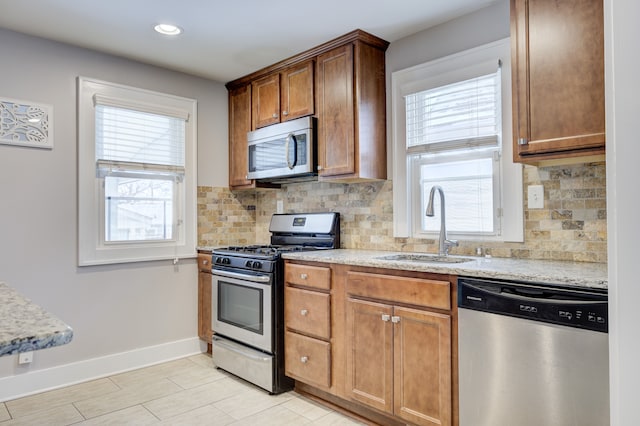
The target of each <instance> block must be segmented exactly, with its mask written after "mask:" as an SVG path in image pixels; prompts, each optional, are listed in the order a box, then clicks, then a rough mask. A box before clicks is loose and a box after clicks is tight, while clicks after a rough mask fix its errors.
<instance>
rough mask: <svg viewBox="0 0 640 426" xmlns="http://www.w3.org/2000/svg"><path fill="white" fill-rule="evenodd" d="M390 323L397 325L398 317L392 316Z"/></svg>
mask: <svg viewBox="0 0 640 426" xmlns="http://www.w3.org/2000/svg"><path fill="white" fill-rule="evenodd" d="M391 322H392V323H394V324H397V323H399V322H400V317H399V316H396V315H394V316H392V317H391Z"/></svg>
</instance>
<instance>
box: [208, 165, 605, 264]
mask: <svg viewBox="0 0 640 426" xmlns="http://www.w3.org/2000/svg"><path fill="white" fill-rule="evenodd" d="M605 177H606V168H605V163H604V162H601V163H588V164H576V165H570V166H553V167H545V168H536V167H531V166H525V168H524V184H525V188H523V191H524V217H525V223H524V226H525V241H524V243H495V242H478V241H469V242H466V241H460V246H459V247H456V248H454V249H452V250H451V253H452V254H460V255H475V254H476V250H477V249H478V248H481V249H482V251H483V253H485V254H490V255H492V256H495V257H515V258H526V259H556V260H574V261H581V262H598V263H606V262H607V224H606V179H605ZM528 185H543V187H544V208H542V209H532V210H529V209H528V208H527V207H526V206H527V199H526V198H527V191H526V186H528ZM392 190H393V184H392V182H391V181H379V182H364V183H353V184H339V183H328V182H306V183H297V184H288V185H283V187H282V188H281V189H279V190H268V191H256V192H252V191H245V192H241V191H238V192H232V191H229V190H228V189H226V188H210V187H200V188H199V191H200V192H199V197H198V202H199V205H198V209H199V213H200V214H199V216H200V217H199V244H200V245H208V246H211V245H230V244H249V243H261V244H263V243H268V241H269V236H270V234H269V230H268V227H269V221H270V219H271V215H272V214H273V213H274V212H275V211H276V206H277V201H279V200H281V201H282V202H283V205H284V211H285V212H287V213H297V212H327V211H337V212H340V216H341V218H340V219H341V246H342V247H343V248H354V249H372V250H394V251H411V252H429V253H435V252H437V246H438V241H437V239H414V238H394V237H393V194H392ZM225 226H226V227H225Z"/></svg>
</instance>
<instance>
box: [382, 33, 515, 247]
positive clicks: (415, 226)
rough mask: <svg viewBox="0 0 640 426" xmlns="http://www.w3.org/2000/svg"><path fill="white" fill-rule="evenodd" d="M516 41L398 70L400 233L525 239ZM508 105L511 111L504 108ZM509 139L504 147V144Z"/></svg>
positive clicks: (396, 214) (396, 177) (395, 125)
mask: <svg viewBox="0 0 640 426" xmlns="http://www.w3.org/2000/svg"><path fill="white" fill-rule="evenodd" d="M509 60H510V58H509V42H508V40H503V41H500V42H496V43H492V44H490V45H486V46H482V47H479V48H476V49H472V50H469V51H465V52H462V53H459V54H456V55H452V56H449V57H446V58H442V59H439V60H436V61H432V62H429V63H427V64H423V65H419V66H416V67H413V68H410V69H407V70H402V71H398V72H395V73H393V76H392V86H393V87H392V90H393V93H392V96H393V121H394V123H393V128H394V151H393V152H394V160H393V167H394V173H393V176H394V235H395V236H396V237H414V238H429V237H433V236H436V235H437V233H438V232H439V230H440V220H441V219H440V207H439V203H440V198H439V197H437V196H436V198H435V211H436V215H435V216H434V217H427V216H426V215H425V211H426V205H427V202H428V199H429V193H430V191H431V188H432V187H434V186H436V185H437V186H440V187H441V188H442V189H443V192H444V194H445V204H446V227H447V232H448V234H449V235H450V236H454V237H456V238H460V239H471V240H474V239H482V240H499V241H522V239H523V222H522V214H523V213H522V210H523V209H522V166H521V165H518V164H514V163H513V162H512V155H511V144H510V142H508V141H510V140H511V88H510V87H511V81H510V69H509ZM503 105H504V107H503ZM503 140H505V141H507V142H506V143H504V144H503V143H502V141H503Z"/></svg>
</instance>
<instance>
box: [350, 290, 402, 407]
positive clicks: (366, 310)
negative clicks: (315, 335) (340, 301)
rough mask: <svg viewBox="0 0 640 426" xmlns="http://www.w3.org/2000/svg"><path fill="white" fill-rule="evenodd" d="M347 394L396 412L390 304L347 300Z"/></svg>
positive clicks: (362, 401)
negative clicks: (394, 408)
mask: <svg viewBox="0 0 640 426" xmlns="http://www.w3.org/2000/svg"><path fill="white" fill-rule="evenodd" d="M346 309H347V322H346V324H347V325H346V327H347V333H346V336H345V337H346V339H345V340H346V347H347V371H346V382H347V383H346V392H347V395H348V396H349V397H350V398H352V399H354V400H356V401H359V402H361V403H363V404H366V405H369V406H371V407H373V408H376V409H378V410H382V411H385V412H388V413H392V412H393V368H392V365H393V353H392V351H393V327H392V323H391V321H390V319H391V314H392V308H391V306H389V305H385V304H380V303H374V302H367V301H363V300H358V299H353V298H348V299H347V307H346Z"/></svg>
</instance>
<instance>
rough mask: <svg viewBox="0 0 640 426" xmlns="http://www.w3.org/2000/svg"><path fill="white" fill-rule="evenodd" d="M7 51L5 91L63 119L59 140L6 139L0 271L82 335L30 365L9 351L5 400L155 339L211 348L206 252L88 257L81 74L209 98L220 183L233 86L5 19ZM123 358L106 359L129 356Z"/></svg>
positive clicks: (202, 149)
mask: <svg viewBox="0 0 640 426" xmlns="http://www.w3.org/2000/svg"><path fill="white" fill-rule="evenodd" d="M0 58H2V64H1V65H0V97H7V98H14V99H20V100H27V101H33V102H36V103H45V104H50V105H52V106H53V109H54V128H55V134H54V143H55V147H54V149H53V150H39V149H33V148H21V147H14V146H7V145H0V281H5V282H6V283H7V284H9V285H11V286H12V287H14V288H15V289H17V290H18V291H19V292H21V293H22V294H23V295H25V296H27V297H28V298H30V299H31V300H33V301H34V302H35V303H37V304H39V305H41V306H43V307H44V308H45V309H47V310H48V311H50V312H51V313H53V314H55V315H56V316H58V317H59V318H61V319H62V320H64V321H65V322H67V323H68V324H69V325H71V326H72V327H73V329H74V338H73V341H72V342H71V343H70V344H68V345H64V346H61V347H57V348H51V349H46V350H41V351H37V352H36V353H35V354H34V362H33V363H32V364H31V365H30V366H28V367H22V366H20V367H18V365H17V356H6V357H2V358H0V400H2V398H3V396H4V397H5V398H4V399H6V395H7V392H9V391H8V390H7V389H6V388H7V385H8V384H11V386H17V385H16V383H18V382H20V379H21V378H22V377H29V378H30V381H32V382H37V377H38V375H37V374H36V373H37V372H41V371H44V369H48V368H52V367H59V366H61V365H64V364H70V363H79V362H81V361H87V360H92V359H94V360H95V359H100V357H104V356H109V355H113V354H126V353H128V352H129V351H136V350H141V349H142V348H148V347H152V346H154V345H161V346H160V348H158V350H157V351H156V350H154V351H149V352H154V353H157V354H158V355H157V356H158V357H162V356H170V355H163V354H162V348H165V347H167V346H169V347H170V346H171V345H172V344H173V343H175V342H182V343H181V344H179V345H178V349H176V348H174V349H176V350H177V352H180V351H193V350H194V348H195V350H196V351H197V350H199V349H200V345H199V343H198V341H197V339H196V336H197V304H196V302H197V269H196V263H195V260H193V259H190V260H185V261H181V262H180V264H179V265H177V266H176V267H174V266H173V264H172V263H171V262H169V261H161V262H148V263H137V264H126V265H112V266H101V267H83V268H79V267H77V260H76V259H77V242H76V240H77V230H76V226H77V225H76V222H77V212H76V209H77V201H76V161H77V158H76V157H77V150H76V144H77V141H76V77H77V76H79V75H82V76H87V77H93V78H97V79H102V80H107V81H112V82H115V83H120V84H126V85H132V86H137V87H141V88H145V89H150V90H156V91H162V92H166V93H171V94H175V95H179V96H184V97H190V98H195V99H197V100H198V150H199V161H198V162H199V165H198V169H199V170H198V181H199V182H198V183H199V185H210V186H227V91H226V89H225V87H224V85H223V84H220V83H217V82H212V81H208V80H205V79H201V78H196V77H192V76H187V75H184V74H180V73H175V72H171V71H167V70H162V69H159V68H155V67H152V66H147V65H142V64H139V63H135V62H132V61H128V60H124V59H120V58H116V57H112V56H109V55H104V54H99V53H96V52H92V51H88V50H84V49H79V48H75V47H71V46H67V45H64V44H59V43H54V42H50V41H46V40H42V39H38V38H33V37H29V36H25V35H21V34H18V33H15V32H10V31H6V30H2V29H0ZM176 350H174V351H173V352H172V351H169V352H168V353H171V354H172V355H171V356H175V355H176ZM138 355H140V354H139V353H138ZM121 358H122V357H121ZM145 360H147V358H145V357H144V356H143V357H141V358H138V359H137V360H136V361H135V363H144V362H145ZM116 361H118V362H116ZM120 361H123V360H122V359H119V360H117V359H114V358H113V357H112V358H109V360H105V362H110V363H112V365H113V368H124V367H127V366H128V365H127V363H126V362H124V363H123V362H120ZM92 366H93V367H92V368H93V369H94V370H95V371H98V370H100V368H99V367H100V365H99V363H98V364H95V363H94V364H92ZM89 370H91V369H89ZM27 373H29V375H28V376H25V374H27ZM32 377H33V378H32ZM68 377H73V375H71V376H68ZM75 379H80V378H79V377H76V378H75ZM60 380H64V378H62V379H60ZM54 382H55V380H54ZM3 385H4V386H3ZM55 385H56V383H50V382H49V383H47V384H46V386H55ZM18 388H19V389H20V390H16V391H14V392H28V391H29V389H27V388H24V389H23V388H20V386H17V387H16V389H18Z"/></svg>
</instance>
